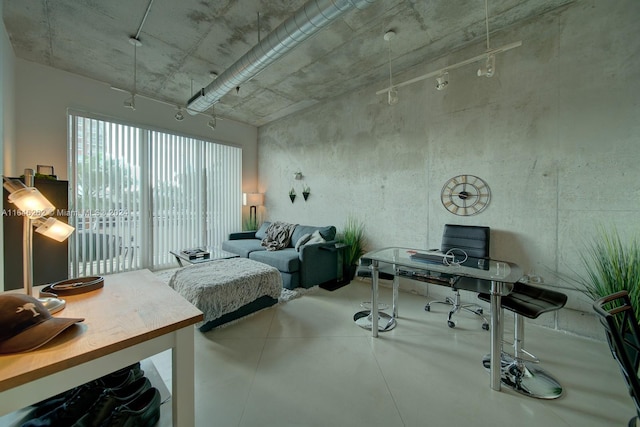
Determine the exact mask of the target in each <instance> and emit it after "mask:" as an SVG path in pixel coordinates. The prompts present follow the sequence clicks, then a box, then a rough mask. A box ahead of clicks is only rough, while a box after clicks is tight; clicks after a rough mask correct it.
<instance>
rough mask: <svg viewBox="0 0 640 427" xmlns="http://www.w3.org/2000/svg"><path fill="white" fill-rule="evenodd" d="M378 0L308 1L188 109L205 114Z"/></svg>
mask: <svg viewBox="0 0 640 427" xmlns="http://www.w3.org/2000/svg"><path fill="white" fill-rule="evenodd" d="M376 1H377V0H310V1H308V2H307V3H305V4H304V5H303V6H302V7H301V8H300V9H298V10H297V11H296V12H295V13H294V14H293V15H292V16H291V17H289V18H288V19H287V20H285V21H284V22H283V23H282V24H280V25H279V26H278V28H276V29H275V30H273V31H272V32H271V33H269V34H268V35H267V36H266V37H265V38H264V39H262V41H260V42H259V43H258V44H257V45H255V46H254V47H253V48H251V50H249V52H247V53H246V54H244V55H243V56H242V57H241V58H240V59H238V60H237V61H236V62H235V63H234V64H232V65H231V66H230V67H229V68H227V69H226V70H225V71H224V72H222V73H221V74H220V75H219V76H218V78H216V79H215V80H214V81H213V82H211V83H210V84H209V85H208V86H207V87H205V88H203V89H201V90H200V91H199V92H197V93H196V94H195V95H194V96H192V97H191V99H189V101H188V103H187V110H189V111H190V112H191V113H196V112H204V111H206V110H207V109H209V108H211V106H212V105H214V104H215V103H217V102H218V101H220V99H221V98H222V97H223V96H224V95H226V94H227V93H228V92H230V91H231V90H233V89H235V88H236V87H238V86H241V85H242V84H243V83H246V82H247V81H249V80H251V79H252V78H253V77H255V76H256V75H257V74H258V73H259V72H261V71H262V70H264V69H265V68H267V66H269V65H271V64H273V63H274V62H275V61H277V60H278V59H280V58H282V57H283V56H284V55H286V54H287V53H289V52H290V51H291V50H293V49H294V48H296V47H297V46H298V45H300V44H301V43H302V42H304V41H305V40H307V39H308V38H310V37H311V36H313V35H314V34H316V33H317V32H318V31H320V30H321V29H323V28H324V27H326V26H327V25H329V24H331V23H333V22H334V21H336V20H337V19H338V18H340V17H342V16H344V14H345V13H347V12H349V11H350V10H352V9H364V8H366V7H368V6H370V5H371V4H373V3H375V2H376Z"/></svg>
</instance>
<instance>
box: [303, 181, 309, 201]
mask: <svg viewBox="0 0 640 427" xmlns="http://www.w3.org/2000/svg"><path fill="white" fill-rule="evenodd" d="M309 194H311V188H310V187H309V186H308V185H306V184H305V185H304V186H303V187H302V197H304V201H305V202H306V201H307V199H308V198H309Z"/></svg>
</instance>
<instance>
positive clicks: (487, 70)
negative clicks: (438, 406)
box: [376, 0, 522, 99]
mask: <svg viewBox="0 0 640 427" xmlns="http://www.w3.org/2000/svg"><path fill="white" fill-rule="evenodd" d="M484 10H485V26H486V30H487V50H486V51H485V52H484V53H482V54H480V55H477V56H474V57H473V58H469V59H466V60H464V61H460V62H457V63H455V64H451V65H447V66H446V67H444V68H441V69H439V70H435V71H432V72H430V73H427V74H423V75H421V76H418V77H414V78H412V79H410V80H407V81H404V82H401V83H396V84H392V82H391V78H389V86H388V87H386V88H384V89H380V90H379V91H377V92H376V95H384V94H385V93H386V94H388V96H389V99H391V91H392V90H397V89H398V88H401V87H403V86H407V85H410V84H413V83H417V82H419V81H422V80H424V79H430V78H433V77H436V89H438V90H443V89H444V88H445V86H446V85H447V84H448V79H447V73H448V72H449V71H451V70H455V69H458V68H460V67H464V66H466V65H469V64H474V63H477V62H480V61H484V65H482V66H481V67H480V68H479V69H478V72H477V74H478V76H484V77H493V75H494V74H495V72H496V55H497V54H499V53H504V52H506V51H508V50H511V49H515V48H516V47H520V46H522V41H517V42H513V43H509V44H507V45H504V46H502V47H498V48H492V47H491V44H490V40H489V5H488V0H485V2H484ZM385 40H387V41H388V40H389V39H387V35H386V34H385ZM389 71H391V62H389ZM389 77H391V76H389Z"/></svg>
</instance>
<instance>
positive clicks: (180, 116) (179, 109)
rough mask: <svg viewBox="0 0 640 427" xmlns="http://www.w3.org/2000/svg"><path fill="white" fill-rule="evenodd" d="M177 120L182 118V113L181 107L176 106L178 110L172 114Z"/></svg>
mask: <svg viewBox="0 0 640 427" xmlns="http://www.w3.org/2000/svg"><path fill="white" fill-rule="evenodd" d="M174 117H175V118H176V120H177V121H179V122H181V121H183V120H184V114H182V107H178V112H177V113H176V115H175V116H174Z"/></svg>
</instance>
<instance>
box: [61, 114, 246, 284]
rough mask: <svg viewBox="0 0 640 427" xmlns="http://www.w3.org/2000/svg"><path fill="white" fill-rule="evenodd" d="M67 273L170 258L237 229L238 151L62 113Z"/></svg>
mask: <svg viewBox="0 0 640 427" xmlns="http://www.w3.org/2000/svg"><path fill="white" fill-rule="evenodd" d="M69 148H70V156H69V161H70V164H69V176H70V180H69V181H70V193H71V194H70V197H69V201H70V209H69V212H70V214H71V215H70V218H69V222H70V223H71V224H72V225H73V226H74V227H76V232H75V233H74V234H73V235H72V237H71V240H70V261H71V272H72V274H73V275H74V276H73V277H81V276H88V275H96V274H108V273H115V272H120V271H127V270H134V269H139V268H151V269H160V268H165V267H169V266H173V265H175V259H174V258H173V256H172V255H170V253H169V251H171V250H181V249H187V248H195V247H204V248H206V247H218V246H219V245H220V244H221V243H222V241H223V240H224V238H225V236H227V235H228V234H229V233H230V232H232V231H235V230H238V229H239V227H240V217H241V211H240V209H241V184H242V183H241V179H242V170H241V165H242V150H241V149H240V148H237V147H231V146H226V145H222V144H217V143H214V142H210V141H204V140H199V139H195V138H189V137H185V136H180V135H173V134H169V133H166V132H162V131H158V130H151V129H145V128H141V127H136V126H131V125H126V124H122V123H116V122H113V121H107V120H104V119H101V118H96V117H91V116H89V115H87V114H86V113H74V112H69Z"/></svg>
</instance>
